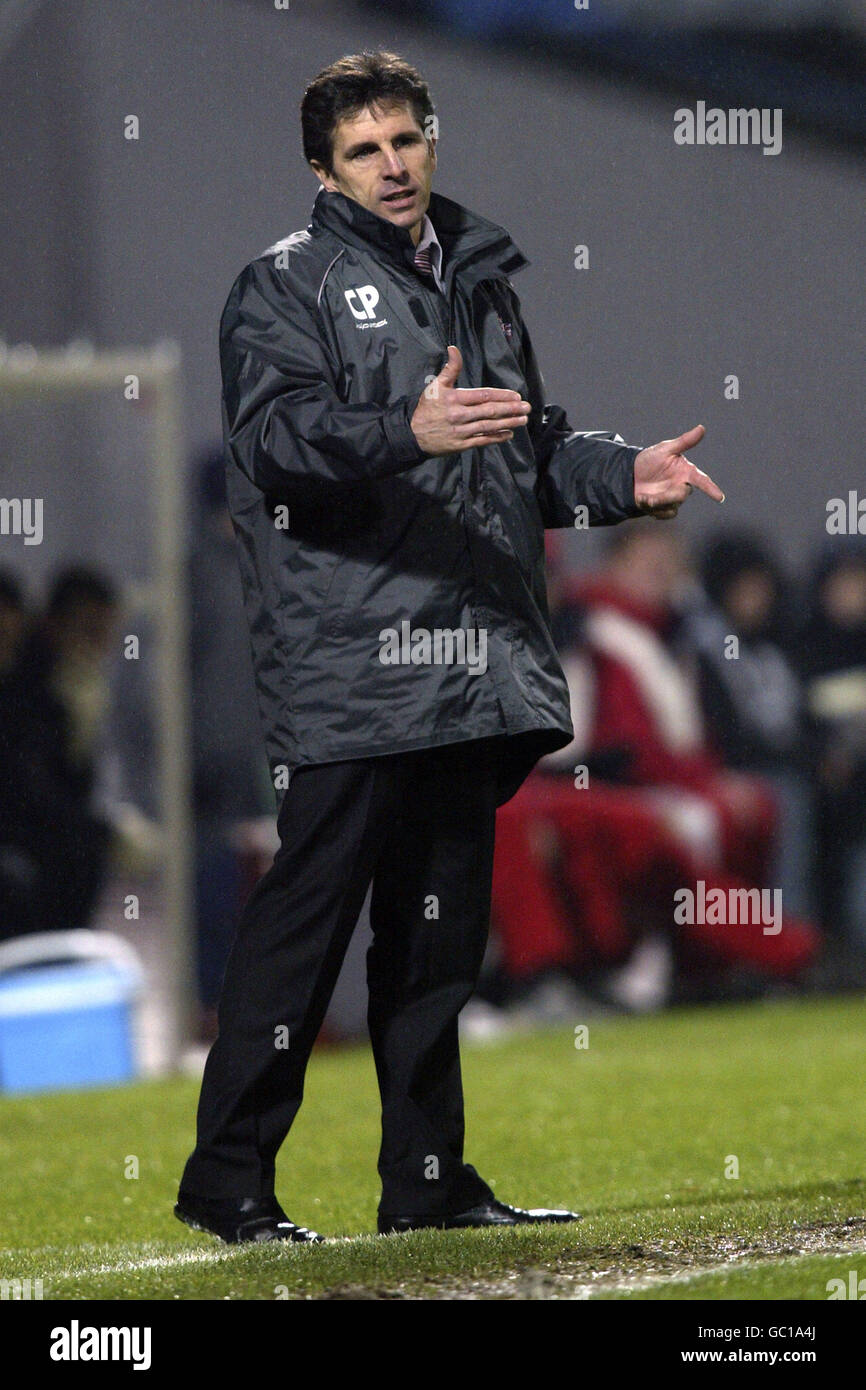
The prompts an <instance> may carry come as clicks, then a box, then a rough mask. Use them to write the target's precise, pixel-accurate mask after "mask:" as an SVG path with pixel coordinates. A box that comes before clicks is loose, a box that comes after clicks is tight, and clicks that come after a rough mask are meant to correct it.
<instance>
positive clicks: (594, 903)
mask: <svg viewBox="0 0 866 1390" xmlns="http://www.w3.org/2000/svg"><path fill="white" fill-rule="evenodd" d="M684 577H685V567H684V562H683V557H682V554H681V551H680V548H679V546H678V544H677V541H676V539H675V537H672V536H671V535H670V534H669V533H668V534H665V533H662V532H659V531H656V530H654V529H653V530H651V531H649V532H647V531H644V532H643V533H642V534H637V533H635V532H634V530H632V529H631V528H629V527H626V528H623V530H622V532H621V533H620V534H619V535H617V537H616V538H615V540H613V541H612V542H611V544H610V547H609V550H608V555H607V560H606V563H605V565H604V567H603V569H602V570H601V571H600V572H599V573H597V574H595V575H593V576H591V577H589V578H582V579H579V580H577V581H576V582H572V583H571V584H569V583H568V582H563V581H562V580H559V582H558V585H557V601H558V602H559V603H560V604H563V605H564V606H565V608H566V609H569V608H571V609H573V608H574V607H575V606H577V607H579V609H580V610H581V612H582V626H581V633H580V639H579V644H578V645H577V647H576V648H575V647H572V650H571V651H570V652H569V653H568V654H567V655H566V656H565V657H564V660H563V668H564V670H565V673H566V677H567V679H568V683H569V688H570V691H571V697H572V720H573V723H574V727H575V739H574V742H573V743H572V744H570V745H569V746H568V747H567V748H565V749H562V750H560V751H558V752H556V753H554V754H552V755H550V756H549V757H547V758H545V759H543V760H542V762H541V763H540V764H539V770H538V771H537V772H536V773H535V774H534V775H533V776H532V777H530V779H529V780H528V782H527V783H525V784H524V786H523V788H522V789H521V791H520V792H519V793H518V795H517V796H516V797H515V798H514V799H513V800H512V801H511V802H509V803H508V804H507V805H505V806H503V807H501V808H500V810H499V813H498V816H497V845H496V858H495V863H494V891H493V914H494V923H495V925H496V928H497V932H498V938H499V943H500V948H501V951H502V955H503V960H504V966H505V970H506V973H507V974H509V975H510V976H511V977H512V978H513V979H518V980H531V979H532V978H533V977H536V976H539V975H540V974H542V973H543V972H544V971H546V970H549V969H550V968H552V967H562V968H565V969H568V970H571V971H577V972H580V970H581V969H584V968H586V967H588V966H591V965H592V964H598V963H604V964H608V965H612V964H618V963H621V962H623V961H624V960H626V959H627V958H628V956H629V955H630V953H631V951H632V949H633V947H634V944H635V941H636V940H637V938H638V937H639V935H640V933H641V931H642V930H643V929H644V928H651V929H655V930H659V929H661V930H665V931H668V932H671V931H672V932H673V935H674V937H675V939H677V940H678V943H679V945H680V947H681V949H685V951H686V953H687V954H689V955H691V956H692V957H697V958H698V959H702V960H703V961H704V962H705V963H706V964H709V965H712V964H713V963H716V964H719V965H721V964H729V965H730V964H741V965H748V966H750V967H751V968H752V969H753V970H756V971H758V972H760V973H761V974H764V975H767V976H775V977H782V978H790V977H794V976H796V975H797V974H798V973H799V972H801V971H802V970H803V968H804V967H805V966H806V965H808V964H809V963H810V962H811V961H812V960H813V959H814V957H815V955H816V953H817V949H818V944H819V943H818V937H817V934H816V933H815V931H814V930H813V929H812V927H811V926H809V925H808V924H807V923H804V922H798V921H795V920H794V919H792V918H790V917H789V916H786V917H784V919H783V921H782V924H781V925H782V929H781V930H778V931H777V930H775V929H773V928H771V929H770V930H769V931H768V930H765V926H766V923H765V921H764V920H763V919H760V918H758V919H756V920H746V921H736V922H731V921H722V922H719V921H716V920H714V919H715V916H716V915H717V914H716V913H713V912H706V913H700V912H698V913H697V914H696V918H698V919H700V918H705V919H706V920H694V921H683V922H678V921H676V920H675V918H674V917H673V905H674V896H673V895H674V894H676V893H677V891H678V890H680V889H681V888H686V887H689V891H695V885H696V884H697V883H698V882H699V881H700V882H702V883H703V885H704V889H703V892H704V894H705V899H706V895H707V894H709V893H710V892H712V890H714V889H715V890H719V891H721V892H722V893H724V894H725V895H726V901H727V895H728V894H729V892H730V891H731V890H733V891H735V892H736V891H737V890H739V889H747V888H749V887H753V886H754V887H760V888H768V887H769V886H770V885H769V884H768V874H769V865H770V864H771V863H772V860H773V838H774V834H775V827H776V808H775V802H774V799H773V795H772V792H771V789H770V788H769V786H767V785H766V784H764V783H763V782H762V781H761V780H760V779H759V778H756V777H753V776H745V775H743V774H740V773H732V772H729V771H727V770H726V769H725V767H724V766H723V765H722V763H721V761H720V759H719V758H718V756H717V755H716V754H715V752H714V751H713V750H712V748H711V747H710V746H709V744H708V741H707V738H706V735H705V732H704V727H703V720H702V716H701V710H700V705H699V700H698V693H697V685H696V682H695V679H694V675H693V673H692V671H691V670H690V669H689V667H688V666H687V665H686V664H684V663H683V662H682V661H681V660H680V659H679V658H678V656H677V655H676V653H675V651H674V649H673V648H672V646H671V644H670V642H669V640H668V638H669V634H670V631H671V629H672V626H673V621H674V618H675V613H676V610H675V607H674V600H675V596H676V594H677V591H678V589H679V588H680V586H681V583H682V581H683V579H684ZM566 903H567V904H568V905H569V908H568V909H567V908H566V906H565V904H566ZM569 909H570V910H569ZM672 919H673V920H672Z"/></svg>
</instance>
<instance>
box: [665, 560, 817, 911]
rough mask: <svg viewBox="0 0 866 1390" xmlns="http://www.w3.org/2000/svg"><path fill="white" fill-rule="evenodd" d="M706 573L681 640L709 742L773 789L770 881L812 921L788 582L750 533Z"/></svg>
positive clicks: (732, 764)
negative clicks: (692, 667)
mask: <svg viewBox="0 0 866 1390" xmlns="http://www.w3.org/2000/svg"><path fill="white" fill-rule="evenodd" d="M701 570H702V582H703V592H704V595H705V602H703V603H695V604H693V605H691V606H690V607H689V608H688V609H687V611H686V616H685V620H684V623H683V636H684V639H685V642H686V643H687V645H688V648H689V650H690V651H692V652H693V653H694V655H695V657H696V660H697V663H698V676H699V686H700V697H701V707H702V711H703V715H704V718H705V720H706V725H707V736H708V738H709V740H710V742H711V743H712V745H713V747H714V748H715V749H716V751H717V752H718V753H719V754H720V756H721V759H722V761H723V763H724V764H725V766H726V767H727V768H731V769H737V770H740V771H744V772H753V773H760V774H761V776H762V777H763V778H764V779H765V780H766V781H768V782H770V783H771V784H772V786H773V790H774V793H775V797H776V804H777V809H778V833H777V850H778V852H777V858H776V862H775V863H774V864H773V865H772V866H771V868H770V871H769V873H770V877H771V879H772V881H773V883H775V884H778V885H779V887H780V888H781V889H782V892H783V895H784V901H785V903H786V904H787V906H788V907H789V908H790V910H791V911H792V912H797V913H804V914H806V915H811V914H812V912H813V902H812V894H811V881H810V880H811V872H810V862H811V855H812V846H813V825H812V798H811V790H810V786H809V780H808V771H809V759H808V755H807V750H806V731H805V725H804V717H803V695H802V686H801V683H800V680H799V677H798V674H797V672H796V671H795V669H794V666H793V665H792V662H791V660H790V658H789V656H788V654H787V651H786V648H787V649H790V646H791V631H790V625H789V624H788V623H786V621H785V618H784V589H783V581H782V576H781V574H780V572H779V569H778V567H777V565H776V564H775V562H774V560H773V558H772V557H771V555H770V553H769V551H768V550H767V548H766V547H765V546H764V545H763V544H762V542H761V541H759V540H758V539H757V538H756V537H754V536H751V535H748V534H738V535H725V536H720V537H718V538H717V539H716V540H714V541H713V542H712V543H711V544H710V545H709V546H708V547H707V548H706V550H705V551H704V555H703V560H702V565H701Z"/></svg>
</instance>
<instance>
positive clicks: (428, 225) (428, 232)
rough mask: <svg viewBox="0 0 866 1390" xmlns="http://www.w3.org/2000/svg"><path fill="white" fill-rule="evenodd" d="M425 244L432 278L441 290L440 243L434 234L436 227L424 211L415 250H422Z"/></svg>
mask: <svg viewBox="0 0 866 1390" xmlns="http://www.w3.org/2000/svg"><path fill="white" fill-rule="evenodd" d="M425 246H429V247H430V266H431V268H432V271H433V279H434V280H435V281H436V284H437V285H438V286H439V289H440V290H441V289H443V284H442V243H441V242H440V240H439V238H438V236H437V235H436V229H435V227H434V226H433V223H432V222H431V221H430V218H429V217H428V216H427V213H426V212H425V214H424V220H423V222H422V223H421V235H420V237H419V238H418V245H417V246H416V247H415V250H416V252H418V251H421V250H423V248H424V247H425Z"/></svg>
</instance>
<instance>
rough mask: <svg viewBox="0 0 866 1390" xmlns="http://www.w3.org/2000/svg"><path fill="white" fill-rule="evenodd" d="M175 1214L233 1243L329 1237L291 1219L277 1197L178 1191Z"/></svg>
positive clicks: (310, 1240) (307, 1240)
mask: <svg viewBox="0 0 866 1390" xmlns="http://www.w3.org/2000/svg"><path fill="white" fill-rule="evenodd" d="M174 1214H175V1216H176V1217H177V1219H178V1221H185V1222H186V1224H187V1226H192V1228H193V1230H194V1231H207V1232H208V1233H209V1234H210V1235H212V1236H219V1238H220V1240H224V1241H227V1242H228V1244H229V1245H239V1244H240V1243H241V1242H242V1241H248V1240H251V1241H263V1240H296V1241H300V1242H302V1243H305V1244H323V1243H324V1239H325V1237H324V1236H320V1235H317V1234H316V1232H315V1231H310V1230H308V1229H307V1227H306V1226H296V1225H295V1223H294V1222H293V1221H290V1220H289V1218H288V1217H287V1216H286V1213H285V1212H284V1211H283V1209H282V1207H281V1206H280V1204H279V1202H278V1201H277V1199H276V1197H237V1198H223V1197H195V1196H192V1195H190V1194H189V1193H187V1194H184V1193H178V1198H177V1205H176V1207H175V1209H174Z"/></svg>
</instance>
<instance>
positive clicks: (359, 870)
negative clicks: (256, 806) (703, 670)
mask: <svg viewBox="0 0 866 1390" xmlns="http://www.w3.org/2000/svg"><path fill="white" fill-rule="evenodd" d="M496 742H497V741H496V740H486V739H485V740H477V741H467V742H465V743H457V744H448V745H445V746H444V747H442V748H438V749H425V750H422V751H420V752H413V753H407V754H393V755H385V756H382V757H375V758H365V759H361V760H358V761H351V762H341V763H329V764H323V765H320V766H315V767H301V768H298V769H297V770H295V771H294V772H293V773H292V775H291V778H290V783H289V787H288V789H287V791H286V793H285V796H284V798H283V802H282V805H281V809H280V814H279V820H278V829H279V835H280V846H281V847H280V849H279V850H278V852H277V854H276V857H275V859H274V863H273V865H272V867H271V868H270V869H269V871H268V872H267V873H266V874H265V875H264V877H263V878H262V879H261V880H260V882H259V883H258V884H257V886H256V888H255V889H254V891H253V893H252V895H251V897H250V899H249V901H248V903H247V905H246V908H245V909H244V912H243V915H242V918H241V922H240V925H239V928H238V932H237V936H236V938H235V942H234V945H233V947H232V951H231V954H230V957H229V961H228V965H227V967H226V974H225V979H224V982H223V991H222V997H221V999H220V1005H219V1036H218V1038H217V1040H216V1042H215V1043H214V1045H213V1047H212V1049H211V1051H210V1054H209V1056H208V1059H207V1064H206V1066H205V1072H204V1078H203V1081H202V1089H201V1097H200V1100H199V1107H198V1131H197V1141H196V1147H195V1150H194V1152H193V1153H192V1155H191V1157H190V1158H189V1160H188V1162H187V1165H186V1169H185V1171H184V1175H183V1179H182V1181H181V1191H182V1192H183V1193H186V1192H190V1193H195V1194H197V1195H199V1196H202V1197H250V1196H252V1197H258V1196H267V1195H270V1194H271V1193H272V1192H273V1190H274V1163H275V1159H276V1155H277V1151H278V1149H279V1147H280V1145H281V1144H282V1142H283V1140H284V1138H285V1136H286V1134H287V1133H288V1131H289V1128H290V1126H291V1124H292V1121H293V1120H294V1118H295V1115H296V1113H297V1111H298V1108H299V1106H300V1103H301V1098H302V1095H303V1084H304V1072H305V1070H306V1065H307V1060H308V1058H309V1055H310V1051H311V1049H312V1046H313V1043H314V1042H315V1039H316V1035H317V1034H318V1032H319V1029H320V1027H321V1024H322V1020H323V1018H324V1016H325V1012H326V1010H327V1006H328V1002H329V1000H330V998H331V994H332V991H333V988H334V985H335V983H336V980H337V976H338V974H339V970H340V966H341V964H342V961H343V957H344V955H345V951H346V947H347V946H348V943H349V940H350V937H351V935H352V932H353V930H354V928H355V925H356V923H357V920H358V916H359V914H360V910H361V907H362V905H363V902H364V898H365V896H366V893H367V889H368V888H369V886H370V883H371V882H372V885H373V892H372V899H371V906H370V923H371V926H372V930H373V944H372V945H371V947H370V950H369V952H368V955H367V981H368V989H369V1006H368V1022H369V1029H370V1038H371V1041H372V1045H373V1053H374V1057H375V1062H376V1073H377V1077H378V1082H379V1090H380V1093H381V1098H382V1146H381V1150H380V1155H379V1173H380V1175H381V1179H382V1198H381V1202H380V1211H381V1212H383V1213H386V1214H388V1215H415V1214H417V1215H431V1214H437V1213H441V1212H446V1211H461V1210H465V1209H467V1208H468V1207H470V1206H473V1205H475V1203H476V1202H478V1201H480V1200H481V1199H482V1198H484V1197H487V1196H489V1195H490V1189H489V1188H488V1187H487V1185H486V1183H484V1182H482V1180H481V1179H480V1178H479V1176H478V1174H477V1173H476V1172H475V1169H474V1168H472V1167H471V1165H469V1164H465V1163H464V1162H463V1089H462V1083H461V1075H460V1056H459V1049H458V1035H457V1015H458V1014H459V1012H460V1010H461V1009H462V1007H463V1005H464V1004H465V1003H466V1002H467V1000H468V999H469V998H470V996H471V994H472V992H473V989H474V987H475V983H476V981H477V978H478V974H479V971H480V968H481V962H482V958H483V955H484V948H485V944H486V940H487V931H488V924H489V914H490V890H491V875H492V865H493V842H494V829H495V818H496V767H495V756H496V755H495V751H494V750H495V745H496Z"/></svg>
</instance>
